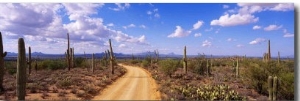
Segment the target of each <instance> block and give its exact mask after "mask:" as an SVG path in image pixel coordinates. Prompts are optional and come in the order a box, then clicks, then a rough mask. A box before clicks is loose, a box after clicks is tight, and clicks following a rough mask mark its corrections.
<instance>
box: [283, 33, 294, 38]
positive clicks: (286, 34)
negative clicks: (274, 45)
mask: <svg viewBox="0 0 300 101" xmlns="http://www.w3.org/2000/svg"><path fill="white" fill-rule="evenodd" d="M283 37H285V38H289V37H294V34H291V33H285V34H284V35H283Z"/></svg>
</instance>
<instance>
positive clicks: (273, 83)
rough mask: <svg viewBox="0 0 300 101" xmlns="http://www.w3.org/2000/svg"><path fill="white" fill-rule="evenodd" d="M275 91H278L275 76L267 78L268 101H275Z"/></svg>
mask: <svg viewBox="0 0 300 101" xmlns="http://www.w3.org/2000/svg"><path fill="white" fill-rule="evenodd" d="M277 89H278V79H277V76H274V77H272V76H269V77H268V92H269V99H268V100H270V101H275V100H276V98H277Z"/></svg>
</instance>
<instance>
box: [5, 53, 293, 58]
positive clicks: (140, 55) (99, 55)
mask: <svg viewBox="0 0 300 101" xmlns="http://www.w3.org/2000/svg"><path fill="white" fill-rule="evenodd" d="M26 55H27V56H28V54H26ZM104 55H105V53H104V52H102V53H95V57H96V58H102V57H103V56H104ZM114 55H115V56H116V57H117V58H131V57H132V55H134V57H136V58H144V57H146V56H149V55H151V56H155V53H154V52H142V53H136V54H123V53H114ZM17 56H18V54H17V53H14V52H7V56H6V57H5V58H10V59H12V58H16V57H17ZM197 56H198V55H187V57H197ZM31 57H32V58H36V57H38V58H53V59H55V58H65V54H45V53H42V52H33V53H31ZM75 57H87V58H91V57H92V54H85V55H84V54H75ZM159 57H160V58H182V57H183V56H182V55H178V54H175V53H173V52H171V53H168V54H159ZM207 57H208V58H210V55H209V56H207ZM220 57H230V56H229V55H213V58H220ZM247 57H248V56H247ZM258 58H261V57H258ZM273 58H277V57H273ZM281 58H291V59H292V58H294V56H293V55H289V56H281Z"/></svg>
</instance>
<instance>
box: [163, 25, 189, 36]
mask: <svg viewBox="0 0 300 101" xmlns="http://www.w3.org/2000/svg"><path fill="white" fill-rule="evenodd" d="M190 33H191V31H185V30H184V29H182V28H181V27H180V26H176V30H175V31H174V33H172V34H170V35H168V37H169V38H175V37H185V36H188V35H189V34H190Z"/></svg>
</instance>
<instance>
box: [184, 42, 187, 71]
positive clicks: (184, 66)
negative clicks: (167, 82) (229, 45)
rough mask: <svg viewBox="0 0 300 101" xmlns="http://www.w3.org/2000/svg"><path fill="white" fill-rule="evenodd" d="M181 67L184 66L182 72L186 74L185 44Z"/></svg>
mask: <svg viewBox="0 0 300 101" xmlns="http://www.w3.org/2000/svg"><path fill="white" fill-rule="evenodd" d="M183 68H184V73H185V74H187V58H186V46H184V50H183Z"/></svg>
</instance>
